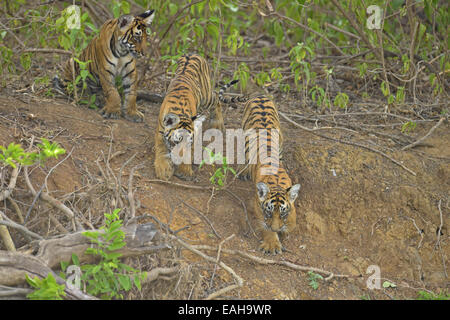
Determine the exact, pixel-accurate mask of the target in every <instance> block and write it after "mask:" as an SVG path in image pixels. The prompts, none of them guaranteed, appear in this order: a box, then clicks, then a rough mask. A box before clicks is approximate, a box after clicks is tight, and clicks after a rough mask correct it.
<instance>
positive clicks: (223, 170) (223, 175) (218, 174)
mask: <svg viewBox="0 0 450 320" xmlns="http://www.w3.org/2000/svg"><path fill="white" fill-rule="evenodd" d="M204 149H205V150H206V152H207V155H208V159H206V160H205V159H203V160H202V162H201V163H200V166H199V169H201V167H202V166H203V165H204V164H205V163H207V164H210V165H212V167H213V171H214V173H213V174H211V177H210V178H209V181H210V182H211V184H212V185H215V186H217V187H219V188H221V187H223V186H224V185H225V184H226V181H227V175H228V171H230V172H231V173H232V174H233V175H235V176H236V171H235V170H234V169H233V168H231V167H230V166H229V165H228V163H227V157H224V156H223V155H222V154H221V153H220V152H219V153H214V152H213V151H212V150H210V149H208V148H204ZM216 163H219V164H222V165H221V166H220V167H218V168H216Z"/></svg>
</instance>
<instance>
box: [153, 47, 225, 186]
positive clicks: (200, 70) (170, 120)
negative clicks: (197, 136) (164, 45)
mask: <svg viewBox="0 0 450 320" xmlns="http://www.w3.org/2000/svg"><path fill="white" fill-rule="evenodd" d="M221 92H222V91H221ZM220 94H221V93H219V94H217V93H216V92H215V91H213V88H212V84H211V73H210V68H209V65H208V63H207V61H206V60H205V59H204V58H203V57H201V56H200V55H197V54H190V55H183V56H181V57H180V58H179V60H178V62H177V69H176V72H175V76H174V78H173V79H172V80H171V82H170V84H169V87H168V89H167V93H166V96H165V98H164V101H163V103H162V105H161V108H160V112H159V118H158V126H157V130H156V133H155V151H156V155H155V171H156V175H157V176H158V177H159V178H160V179H164V180H168V179H170V177H172V175H173V174H174V173H175V169H176V168H175V166H174V164H173V161H171V159H170V156H169V155H170V153H171V151H172V149H173V148H175V146H176V145H178V144H179V143H181V142H186V140H183V139H186V138H187V139H190V140H193V135H194V120H195V119H197V117H198V116H199V115H204V114H206V113H209V114H210V116H209V118H210V126H211V127H213V128H216V129H219V130H222V131H223V130H224V124H223V116H222V110H221V105H220V100H221V98H220ZM202 118H204V117H202ZM181 129H182V130H184V133H185V137H183V136H182V135H181V134H180V131H181ZM177 169H178V170H177V171H178V172H177V175H178V176H179V177H181V178H187V177H190V176H192V175H193V171H192V166H191V164H184V163H183V164H181V165H179V166H177Z"/></svg>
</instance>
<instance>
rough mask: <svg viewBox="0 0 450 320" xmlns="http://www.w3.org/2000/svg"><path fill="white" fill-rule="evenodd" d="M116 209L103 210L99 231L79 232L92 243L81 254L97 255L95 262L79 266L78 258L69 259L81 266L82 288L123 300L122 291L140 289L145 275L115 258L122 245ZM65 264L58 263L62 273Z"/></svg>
mask: <svg viewBox="0 0 450 320" xmlns="http://www.w3.org/2000/svg"><path fill="white" fill-rule="evenodd" d="M119 212H120V209H115V210H114V211H113V213H111V214H108V213H105V219H106V221H105V225H104V226H102V227H101V228H100V231H86V232H83V235H84V236H86V237H88V238H89V239H90V240H91V242H92V244H93V245H94V246H92V247H90V248H87V249H86V251H85V253H86V254H90V255H94V256H97V257H99V258H100V261H99V263H98V264H84V265H80V261H79V259H78V257H77V256H76V255H72V262H73V263H74V264H75V265H76V266H78V267H80V269H81V272H82V275H81V282H82V284H83V286H84V288H85V291H86V292H87V293H89V294H91V295H93V296H99V297H100V298H101V299H108V300H109V299H112V298H119V299H123V295H122V294H121V291H122V290H125V291H129V290H130V289H131V288H132V286H133V284H134V285H135V286H136V287H137V288H138V289H139V290H140V289H141V281H143V280H144V279H145V278H146V277H147V273H146V272H142V273H141V272H140V271H138V270H136V269H134V268H132V267H130V266H129V265H126V264H124V263H121V262H120V260H119V258H120V257H121V256H122V254H121V253H118V252H116V251H117V250H118V249H120V248H122V247H124V246H125V245H126V242H125V233H124V232H123V231H122V230H121V227H122V225H123V223H122V220H120V219H119ZM69 263H70V262H62V263H61V268H62V270H63V272H64V271H65V270H66V268H67V267H68V265H69ZM62 277H64V274H62Z"/></svg>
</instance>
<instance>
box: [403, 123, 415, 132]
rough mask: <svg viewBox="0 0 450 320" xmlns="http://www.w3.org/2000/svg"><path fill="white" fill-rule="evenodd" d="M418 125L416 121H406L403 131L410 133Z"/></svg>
mask: <svg viewBox="0 0 450 320" xmlns="http://www.w3.org/2000/svg"><path fill="white" fill-rule="evenodd" d="M416 126H417V123H416V122H414V121H408V122H405V123H404V124H403V125H402V133H410V132H412V131H414V129H415V128H416Z"/></svg>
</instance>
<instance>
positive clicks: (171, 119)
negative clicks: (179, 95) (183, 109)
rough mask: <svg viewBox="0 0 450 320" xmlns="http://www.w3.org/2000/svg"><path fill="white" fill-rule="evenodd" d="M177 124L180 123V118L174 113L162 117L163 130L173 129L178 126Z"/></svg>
mask: <svg viewBox="0 0 450 320" xmlns="http://www.w3.org/2000/svg"><path fill="white" fill-rule="evenodd" d="M178 122H180V117H179V116H177V115H176V114H174V113H168V114H166V116H165V117H164V120H163V125H164V127H165V128H168V129H170V128H173V127H175V126H176V125H177V124H178Z"/></svg>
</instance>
